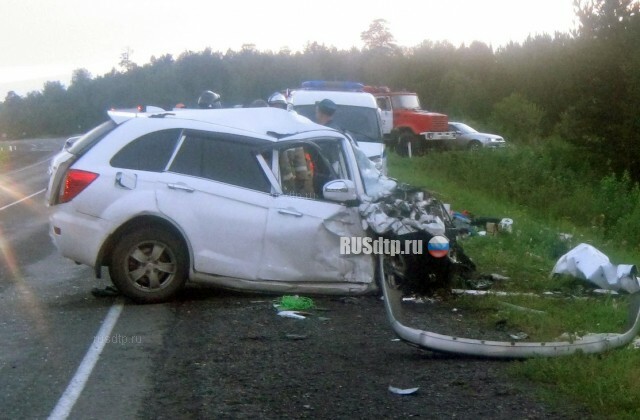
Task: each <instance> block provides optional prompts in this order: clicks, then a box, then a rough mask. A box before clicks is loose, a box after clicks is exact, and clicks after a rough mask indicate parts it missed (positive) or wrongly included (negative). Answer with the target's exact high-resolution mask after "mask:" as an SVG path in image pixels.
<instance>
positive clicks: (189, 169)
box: [169, 134, 271, 193]
mask: <svg viewBox="0 0 640 420" xmlns="http://www.w3.org/2000/svg"><path fill="white" fill-rule="evenodd" d="M169 170H170V171H171V172H176V173H181V174H185V175H191V176H195V177H199V178H206V179H211V180H213V181H219V182H224V183H226V184H231V185H236V186H239V187H244V188H249V189H252V190H256V191H261V192H267V193H268V192H271V184H270V183H269V181H268V179H267V177H266V176H265V174H264V172H263V171H262V168H261V167H260V165H259V163H258V160H257V159H256V156H255V145H252V144H248V143H243V142H241V141H237V139H233V138H225V137H224V136H222V135H221V136H206V135H199V134H188V135H187V136H186V137H185V139H184V141H183V143H182V146H181V147H180V150H179V151H178V153H177V154H176V157H175V158H174V160H173V162H172V163H171V167H170V168H169Z"/></svg>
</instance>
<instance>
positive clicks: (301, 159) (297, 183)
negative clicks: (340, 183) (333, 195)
mask: <svg viewBox="0 0 640 420" xmlns="http://www.w3.org/2000/svg"><path fill="white" fill-rule="evenodd" d="M315 144H316V146H317V147H313V146H312V145H309V144H300V145H296V146H295V147H290V148H283V149H279V150H278V160H277V166H278V168H277V169H278V170H277V173H278V174H279V180H280V187H281V188H282V192H283V193H284V194H285V195H290V196H295V197H303V198H311V199H322V198H323V195H322V189H323V187H324V185H325V184H326V183H327V182H329V181H332V180H335V179H350V176H349V171H348V168H347V165H346V159H345V156H344V153H343V150H342V147H341V143H340V142H336V141H332V140H327V141H322V140H320V141H317V142H316V143H315ZM263 156H264V155H263ZM265 160H266V156H265ZM274 172H275V171H274Z"/></svg>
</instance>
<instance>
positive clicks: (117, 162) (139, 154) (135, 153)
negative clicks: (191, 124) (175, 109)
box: [111, 129, 182, 172]
mask: <svg viewBox="0 0 640 420" xmlns="http://www.w3.org/2000/svg"><path fill="white" fill-rule="evenodd" d="M181 132H182V130H180V129H171V130H160V131H154V132H152V133H148V134H145V135H144V136H142V137H138V138H137V139H135V140H133V141H132V142H130V143H129V144H127V145H126V146H124V147H123V148H122V149H120V151H119V152H118V153H116V154H115V156H114V157H113V158H112V159H111V166H114V167H116V168H124V169H137V170H140V171H151V172H162V171H164V169H165V168H166V167H167V163H169V159H170V158H171V156H172V155H173V150H174V149H175V147H176V143H177V142H178V138H179V137H180V133H181Z"/></svg>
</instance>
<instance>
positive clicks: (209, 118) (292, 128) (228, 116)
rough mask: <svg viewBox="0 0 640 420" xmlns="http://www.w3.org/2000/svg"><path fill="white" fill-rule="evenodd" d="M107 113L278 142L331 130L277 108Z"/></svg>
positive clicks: (118, 117)
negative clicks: (213, 127) (197, 124)
mask: <svg viewBox="0 0 640 420" xmlns="http://www.w3.org/2000/svg"><path fill="white" fill-rule="evenodd" d="M108 114H109V117H110V118H111V119H112V120H113V121H114V122H116V123H117V124H121V123H123V122H125V121H128V120H131V119H134V118H163V119H167V120H168V119H171V120H187V121H197V122H202V123H206V124H212V125H216V126H218V127H226V128H233V129H236V130H241V131H244V132H247V133H251V134H253V135H257V136H258V137H260V138H263V139H265V140H269V141H278V140H280V139H282V138H284V137H289V136H292V135H294V134H298V133H302V132H309V131H327V132H331V131H335V130H333V129H331V128H329V127H326V126H323V125H320V124H316V123H314V122H313V121H311V120H309V119H308V118H306V117H303V116H302V115H299V114H298V113H296V112H293V111H285V110H282V109H277V108H230V109H179V110H173V111H165V112H153V113H135V112H123V111H109V112H108Z"/></svg>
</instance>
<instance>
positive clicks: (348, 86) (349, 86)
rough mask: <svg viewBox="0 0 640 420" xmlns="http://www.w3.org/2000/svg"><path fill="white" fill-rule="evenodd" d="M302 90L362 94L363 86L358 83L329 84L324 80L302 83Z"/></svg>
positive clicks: (329, 82)
mask: <svg viewBox="0 0 640 420" xmlns="http://www.w3.org/2000/svg"><path fill="white" fill-rule="evenodd" d="M300 86H301V87H302V89H307V90H338V91H347V92H362V90H363V89H364V85H363V84H362V83H358V82H331V81H326V80H309V81H306V82H302V84H301V85H300Z"/></svg>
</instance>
